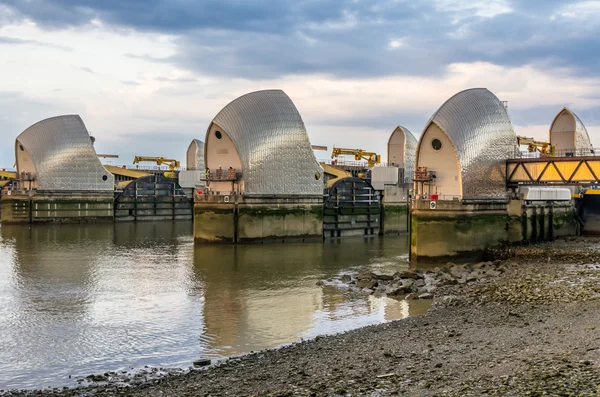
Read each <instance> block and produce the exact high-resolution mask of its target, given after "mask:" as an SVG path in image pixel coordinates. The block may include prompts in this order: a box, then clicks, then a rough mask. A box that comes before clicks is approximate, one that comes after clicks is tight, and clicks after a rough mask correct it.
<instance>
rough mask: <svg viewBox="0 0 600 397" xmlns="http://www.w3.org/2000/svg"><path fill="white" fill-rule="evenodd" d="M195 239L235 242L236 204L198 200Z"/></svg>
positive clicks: (199, 240)
mask: <svg viewBox="0 0 600 397" xmlns="http://www.w3.org/2000/svg"><path fill="white" fill-rule="evenodd" d="M194 241H195V242H197V243H212V244H219V243H221V244H233V243H235V242H236V208H235V204H233V203H231V204H229V203H222V202H221V203H218V202H199V203H198V202H197V203H195V204H194Z"/></svg>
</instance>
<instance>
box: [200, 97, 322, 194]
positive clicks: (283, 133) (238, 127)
mask: <svg viewBox="0 0 600 397" xmlns="http://www.w3.org/2000/svg"><path fill="white" fill-rule="evenodd" d="M213 123H214V124H217V125H218V126H219V127H221V128H222V129H223V130H224V131H225V132H226V133H227V134H228V135H229V137H230V138H231V140H232V141H233V144H234V145H235V147H236V149H237V151H238V154H239V156H240V160H241V162H242V172H243V175H244V177H243V178H244V188H245V194H247V195H253V194H254V195H285V194H294V195H322V194H323V181H322V180H321V179H319V180H317V179H316V178H315V174H316V173H317V172H318V173H319V175H322V174H323V169H322V168H321V166H320V165H319V163H318V162H317V159H316V158H315V155H314V153H313V151H312V149H311V145H310V141H309V139H308V134H307V133H306V128H305V127H304V122H303V121H302V117H301V116H300V113H298V109H296V106H295V105H294V103H293V102H292V100H291V99H290V98H289V97H288V96H287V95H286V93H285V92H283V91H281V90H265V91H256V92H251V93H249V94H246V95H243V96H241V97H239V98H237V99H235V100H233V101H232V102H231V103H229V104H228V105H227V106H225V107H224V108H223V109H222V110H221V111H220V112H219V113H218V114H217V116H216V117H215V118H214V120H213V121H212V123H211V125H209V127H208V130H207V137H206V142H209V141H208V133H209V132H210V129H211V126H212V124H213ZM209 144H210V143H209ZM204 150H205V152H204V156H205V158H206V157H207V153H208V152H207V150H208V145H205V147H204Z"/></svg>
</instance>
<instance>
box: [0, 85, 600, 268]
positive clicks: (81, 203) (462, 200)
mask: <svg viewBox="0 0 600 397" xmlns="http://www.w3.org/2000/svg"><path fill="white" fill-rule="evenodd" d="M524 139H525V138H523V137H517V135H516V134H515V132H514V130H513V127H512V123H511V120H510V117H509V115H508V111H507V109H506V106H505V104H504V103H503V102H502V101H500V100H499V99H498V98H497V97H496V96H495V95H494V94H493V93H492V92H490V91H489V90H487V89H484V88H475V89H468V90H465V91H462V92H459V93H457V94H456V95H454V96H453V97H451V98H450V99H448V100H447V101H446V102H445V103H444V104H443V105H442V106H441V107H440V108H439V109H438V110H437V111H436V112H435V113H434V114H433V116H432V117H431V118H430V120H429V121H428V122H427V123H426V124H425V127H424V129H423V132H422V133H421V135H420V137H419V139H418V140H417V139H416V138H415V136H414V135H413V134H412V133H411V132H410V131H409V130H408V129H407V128H405V127H402V126H400V125H399V126H397V127H396V128H394V129H393V131H392V133H391V135H390V138H389V140H388V145H387V163H381V161H380V157H379V155H377V154H375V153H367V152H364V151H362V150H354V149H339V148H334V150H337V152H336V153H337V154H340V153H341V154H351V155H353V156H354V157H355V159H356V160H362V159H365V160H368V161H363V162H361V161H355V162H344V161H338V159H337V157H336V159H335V160H333V161H331V162H329V161H327V162H323V161H322V162H321V163H319V161H318V160H317V158H316V156H315V152H314V150H313V149H315V148H317V150H318V147H316V146H313V145H311V142H310V140H309V137H308V133H307V131H306V128H305V125H304V121H303V120H302V117H301V115H300V113H299V112H298V110H297V108H296V107H295V105H294V103H293V102H292V100H291V99H290V97H288V96H287V95H286V94H285V93H284V92H283V91H281V90H265V91H257V92H251V93H248V94H246V95H243V96H241V97H239V98H237V99H235V100H233V101H232V102H231V103H229V104H228V105H227V106H225V107H224V108H223V109H222V110H221V111H220V112H219V113H218V114H217V115H216V116H215V117H214V119H213V120H212V121H211V122H210V124H209V125H208V127H207V129H206V133H205V135H204V137H203V140H200V139H194V140H193V141H192V142H191V143H190V145H189V147H188V150H187V155H186V168H179V165H178V164H179V162H178V161H176V160H171V159H162V158H160V159H150V160H151V161H153V160H157V161H158V162H157V164H165V163H167V164H171V168H170V169H171V171H169V172H163V171H164V170H162V171H161V169H160V167H159V168H158V169H157V170H152V171H149V170H144V169H138V168H135V169H132V168H131V167H125V166H123V167H117V166H111V165H103V164H102V163H101V162H100V160H99V155H98V154H97V153H96V152H95V149H94V138H93V137H91V136H90V134H89V133H88V131H87V129H86V127H85V125H84V123H83V121H82V120H81V118H80V117H79V116H76V115H68V116H58V117H53V118H50V119H46V120H43V121H40V122H38V123H36V124H33V125H32V126H31V127H29V128H27V129H26V130H25V131H23V132H22V133H21V134H20V135H19V136H18V137H17V138H16V139H15V163H16V172H14V173H13V174H10V173H6V174H7V176H6V177H5V178H4V179H5V180H4V181H3V186H4V188H3V189H2V222H3V223H6V224H11V223H31V224H39V223H70V222H76V223H78V222H83V223H89V222H127V221H133V222H138V221H156V220H185V219H193V221H194V240H195V242H196V243H197V244H240V243H266V242H286V241H287V242H292V241H296V242H297V241H300V242H302V241H314V240H323V239H336V238H345V237H349V236H379V235H389V234H402V233H409V234H410V242H411V250H410V253H411V259H412V260H416V261H418V260H420V259H422V260H432V259H435V258H438V259H444V258H451V257H455V256H469V257H474V258H477V257H481V255H483V253H484V252H485V250H487V249H491V248H495V247H500V246H506V245H514V244H522V243H529V242H534V241H544V240H552V239H555V238H558V237H564V236H573V235H577V234H581V233H588V234H589V233H594V232H596V231H598V230H600V225H599V224H598V219H599V218H598V215H597V213H598V211H597V210H596V208H597V205H596V204H597V203H596V200H595V197H596V196H595V193H596V192H597V191H596V190H595V189H592V188H590V187H593V185H594V184H595V183H596V182H597V181H598V175H600V163H599V162H598V160H597V157H596V152H595V151H594V149H593V145H592V144H591V141H590V139H589V136H588V133H587V130H586V128H585V126H584V124H583V122H582V121H581V120H580V119H579V118H578V117H577V115H576V114H575V113H573V112H572V111H571V110H570V109H567V108H563V109H562V110H560V111H559V112H558V114H557V115H556V117H555V119H554V120H553V121H552V122H551V124H550V128H549V139H548V143H545V142H544V143H542V144H540V145H538V144H537V143H536V142H531V141H529V140H524ZM522 145H527V146H528V149H529V150H528V151H527V152H521V151H520V146H522ZM100 156H102V155H100ZM332 157H333V156H332ZM140 159H142V160H145V159H144V158H140Z"/></svg>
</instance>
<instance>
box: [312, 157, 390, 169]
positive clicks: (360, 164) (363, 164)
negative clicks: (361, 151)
mask: <svg viewBox="0 0 600 397" xmlns="http://www.w3.org/2000/svg"><path fill="white" fill-rule="evenodd" d="M318 161H319V163H325V164H329V165H333V166H336V165H340V166H346V167H362V168H368V167H369V165H368V163H367V161H366V160H365V161H355V160H342V161H340V160H332V159H325V160H323V159H320V160H318ZM375 167H399V168H400V165H398V164H395V163H379V164H376V165H375Z"/></svg>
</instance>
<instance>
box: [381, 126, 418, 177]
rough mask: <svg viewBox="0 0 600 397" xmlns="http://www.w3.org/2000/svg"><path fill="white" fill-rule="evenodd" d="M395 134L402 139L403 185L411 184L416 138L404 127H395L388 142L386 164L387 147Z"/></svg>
mask: <svg viewBox="0 0 600 397" xmlns="http://www.w3.org/2000/svg"><path fill="white" fill-rule="evenodd" d="M396 134H402V136H403V139H404V183H410V182H412V178H413V174H414V171H415V156H416V152H417V143H418V142H417V138H415V136H414V135H413V134H412V132H410V130H409V129H408V128H406V127H403V126H401V125H399V126H398V127H396V129H395V130H394V132H392V135H390V139H389V140H388V162H389V158H390V154H389V145H390V143H391V142H392V138H394V136H395V135H396Z"/></svg>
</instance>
